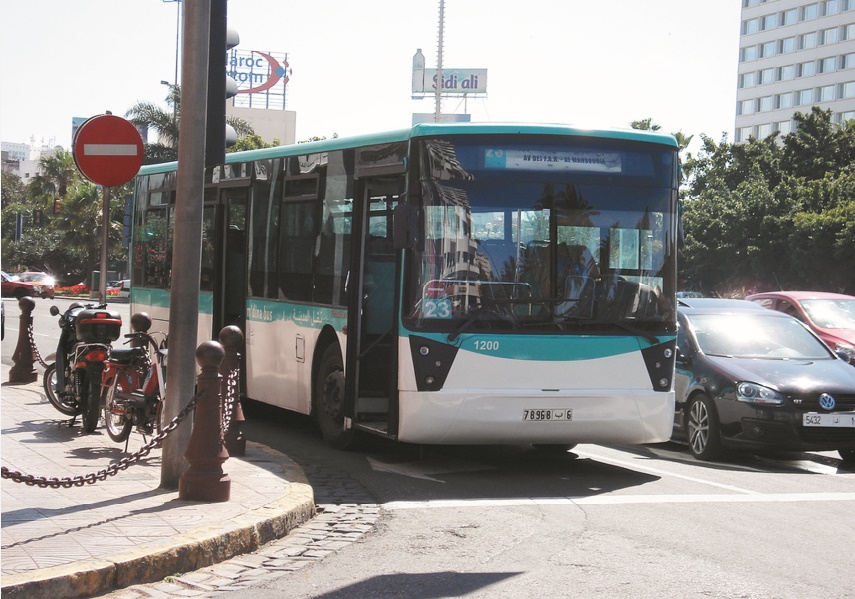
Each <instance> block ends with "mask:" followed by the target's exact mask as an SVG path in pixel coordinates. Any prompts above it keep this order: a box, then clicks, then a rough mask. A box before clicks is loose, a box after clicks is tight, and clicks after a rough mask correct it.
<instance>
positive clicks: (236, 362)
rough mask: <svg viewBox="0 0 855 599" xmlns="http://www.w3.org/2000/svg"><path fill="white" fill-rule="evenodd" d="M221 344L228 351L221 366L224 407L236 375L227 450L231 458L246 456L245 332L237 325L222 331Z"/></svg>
mask: <svg viewBox="0 0 855 599" xmlns="http://www.w3.org/2000/svg"><path fill="white" fill-rule="evenodd" d="M219 339H220V343H222V345H223V349H225V351H226V357H225V358H224V359H223V363H222V364H221V365H220V374H221V375H222V377H223V381H222V385H223V386H222V396H223V406H224V407H225V405H226V400H227V399H228V398H229V391H230V390H229V382H230V381H229V377H230V376H231V374H232V373H235V377H234V379H233V380H232V381H231V383H232V385H233V388H232V389H231V392H232V393H233V394H234V403H232V413H231V418H230V419H229V428H228V430H227V431H226V450H227V451H228V452H229V455H230V456H242V455H246V437H244V436H243V423H244V422H245V421H246V419H245V418H244V417H243V407H241V404H240V358H241V355H240V350H241V349H243V332H242V331H241V330H240V328H239V327H236V326H235V325H229V326H227V327H225V328H223V330H222V331H220V336H219Z"/></svg>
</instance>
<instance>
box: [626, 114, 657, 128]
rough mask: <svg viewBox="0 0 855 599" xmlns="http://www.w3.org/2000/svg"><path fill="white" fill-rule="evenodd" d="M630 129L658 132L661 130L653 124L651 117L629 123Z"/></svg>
mask: <svg viewBox="0 0 855 599" xmlns="http://www.w3.org/2000/svg"><path fill="white" fill-rule="evenodd" d="M630 127H632V128H633V129H640V130H642V131H659V130H660V129H661V128H662V126H661V125H657V124H656V123H654V122H653V118H652V117H648V118H646V119H641V120H638V121H632V123H630Z"/></svg>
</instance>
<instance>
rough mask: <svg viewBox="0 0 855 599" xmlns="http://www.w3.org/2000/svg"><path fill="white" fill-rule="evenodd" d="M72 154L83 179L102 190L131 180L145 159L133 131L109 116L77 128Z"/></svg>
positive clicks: (139, 138)
mask: <svg viewBox="0 0 855 599" xmlns="http://www.w3.org/2000/svg"><path fill="white" fill-rule="evenodd" d="M73 153H74V162H75V163H76V164H77V168H78V169H80V172H81V173H83V176H84V177H86V178H87V179H89V180H90V181H92V182H93V183H97V184H98V185H103V186H104V187H114V186H116V185H124V184H125V183H127V182H128V181H130V180H131V179H133V178H134V177H135V176H136V174H137V172H139V170H140V167H141V166H142V163H143V156H144V150H143V141H142V137H140V133H139V131H137V129H136V127H134V126H133V125H132V124H131V123H130V122H128V121H126V120H125V119H123V118H121V117H118V116H115V115H112V114H102V115H100V116H93V117H92V118H91V119H89V120H88V121H85V122H84V123H83V124H82V125H80V128H79V129H78V130H77V134H76V135H75V136H74V144H73Z"/></svg>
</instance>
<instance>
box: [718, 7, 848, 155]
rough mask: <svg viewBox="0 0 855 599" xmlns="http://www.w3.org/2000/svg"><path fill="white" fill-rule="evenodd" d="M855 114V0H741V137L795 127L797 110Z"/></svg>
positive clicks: (843, 116) (836, 117) (837, 118)
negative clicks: (816, 108) (818, 109)
mask: <svg viewBox="0 0 855 599" xmlns="http://www.w3.org/2000/svg"><path fill="white" fill-rule="evenodd" d="M811 106H819V107H821V108H823V109H831V111H832V120H833V121H834V122H837V123H839V122H841V121H844V120H849V119H855V0H820V1H817V0H814V1H813V2H806V1H805V0H742V25H741V34H740V38H739V78H738V81H737V92H736V125H735V131H734V141H736V142H740V141H748V138H749V137H750V136H754V137H756V138H758V139H762V138H764V137H766V136H768V135H771V134H772V133H774V132H775V131H780V132H781V133H782V134H787V133H790V132H792V131H793V125H794V122H793V114H794V113H795V112H802V113H807V112H810V110H811Z"/></svg>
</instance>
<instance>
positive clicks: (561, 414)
mask: <svg viewBox="0 0 855 599" xmlns="http://www.w3.org/2000/svg"><path fill="white" fill-rule="evenodd" d="M523 420H530V421H532V420H533V421H537V422H546V421H551V420H555V421H566V420H573V410H570V409H567V408H564V409H561V410H551V409H543V410H523Z"/></svg>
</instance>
